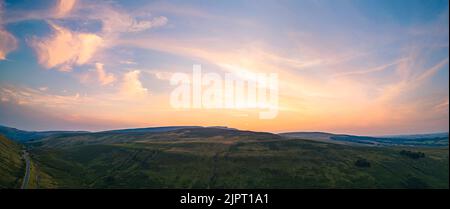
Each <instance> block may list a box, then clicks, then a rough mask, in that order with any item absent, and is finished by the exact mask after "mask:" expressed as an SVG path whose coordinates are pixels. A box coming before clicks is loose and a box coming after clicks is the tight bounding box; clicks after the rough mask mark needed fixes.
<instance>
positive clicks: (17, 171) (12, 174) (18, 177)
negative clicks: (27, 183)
mask: <svg viewBox="0 0 450 209" xmlns="http://www.w3.org/2000/svg"><path fill="white" fill-rule="evenodd" d="M24 164H25V163H24V162H23V160H22V158H21V146H20V145H18V144H16V143H15V142H13V141H11V140H9V139H7V138H5V137H4V136H3V135H0V188H20V185H21V183H22V177H23V174H24V169H25V165H24Z"/></svg>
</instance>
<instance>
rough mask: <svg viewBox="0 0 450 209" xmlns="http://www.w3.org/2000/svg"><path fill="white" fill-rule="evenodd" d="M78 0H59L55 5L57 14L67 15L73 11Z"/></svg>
mask: <svg viewBox="0 0 450 209" xmlns="http://www.w3.org/2000/svg"><path fill="white" fill-rule="evenodd" d="M76 3H77V0H58V1H57V4H56V7H55V16H56V17H58V18H61V17H64V16H66V15H67V14H68V13H70V12H71V11H72V9H73V8H74V6H75V4H76Z"/></svg>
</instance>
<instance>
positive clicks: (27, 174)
mask: <svg viewBox="0 0 450 209" xmlns="http://www.w3.org/2000/svg"><path fill="white" fill-rule="evenodd" d="M22 156H23V159H25V163H26V169H25V176H24V177H23V182H22V186H21V187H20V188H21V189H26V188H27V186H28V180H29V179H30V156H29V154H28V152H27V151H25V150H24V151H23V155H22Z"/></svg>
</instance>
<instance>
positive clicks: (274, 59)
mask: <svg viewBox="0 0 450 209" xmlns="http://www.w3.org/2000/svg"><path fill="white" fill-rule="evenodd" d="M0 2H2V3H1V8H0V16H1V20H0V98H1V101H0V105H1V106H0V124H3V125H9V126H14V127H17V128H23V129H29V130H50V129H70V130H76V129H84V130H104V129H112V128H125V127H145V126H163V125H206V126H208V125H225V126H231V127H236V128H241V129H251V130H264V131H273V132H278V131H293V130H305V131H312V130H317V131H331V132H341V133H355V134H374V135H380V134H397V133H428V132H439V131H448V125H449V112H448V109H449V108H448V100H449V99H448V97H449V92H448V85H449V84H448V78H449V75H448V71H449V70H448V69H449V67H448V59H449V58H448V57H449V54H448V46H449V32H448V31H449V28H448V25H449V23H448V15H449V13H448V1H446V0H444V1H439V0H433V1H418V0H389V1H379V0H358V1H356V0H355V1H350V0H339V1H321V0H314V1H306V0H302V1H297V0H296V1H234V0H233V1H170V2H169V1H146V0H138V1H83V0H66V1H57V0H45V1H26V0H23V1H18V0H14V1H0ZM193 64H201V65H202V67H203V68H204V69H206V70H208V71H211V72H218V73H226V72H236V71H241V70H248V71H252V72H264V73H273V72H275V73H278V75H279V79H280V110H279V115H278V117H277V118H276V119H274V120H268V121H261V120H259V119H258V118H257V117H253V115H254V110H241V111H234V110H225V111H224V110H216V111H214V110H212V111H211V110H208V111H207V110H198V111H192V110H186V111H178V110H173V109H171V108H170V106H169V104H168V101H169V99H168V96H169V94H170V92H171V90H172V89H173V87H172V86H170V84H169V81H168V77H170V75H171V74H173V73H175V72H190V71H191V70H192V65H193Z"/></svg>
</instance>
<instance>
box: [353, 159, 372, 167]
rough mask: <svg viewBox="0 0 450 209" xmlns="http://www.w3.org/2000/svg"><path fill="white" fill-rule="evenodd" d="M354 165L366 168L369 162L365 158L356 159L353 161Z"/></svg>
mask: <svg viewBox="0 0 450 209" xmlns="http://www.w3.org/2000/svg"><path fill="white" fill-rule="evenodd" d="M355 166H357V167H361V168H368V167H370V162H369V161H368V160H366V159H358V160H357V161H356V162H355Z"/></svg>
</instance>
